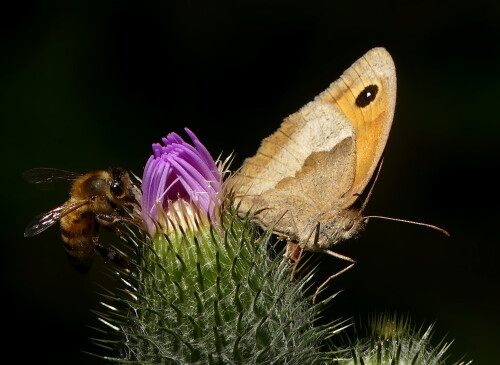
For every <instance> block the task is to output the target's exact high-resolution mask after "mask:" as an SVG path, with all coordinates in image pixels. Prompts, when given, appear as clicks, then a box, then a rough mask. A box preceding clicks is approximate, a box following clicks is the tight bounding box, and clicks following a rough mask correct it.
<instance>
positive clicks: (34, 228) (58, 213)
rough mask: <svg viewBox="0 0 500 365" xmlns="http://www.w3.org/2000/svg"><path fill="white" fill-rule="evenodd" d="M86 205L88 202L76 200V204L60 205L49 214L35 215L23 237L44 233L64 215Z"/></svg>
mask: <svg viewBox="0 0 500 365" xmlns="http://www.w3.org/2000/svg"><path fill="white" fill-rule="evenodd" d="M87 204H89V202H88V200H78V201H76V202H72V203H69V204H64V205H61V206H60V207H57V208H55V209H52V210H51V211H50V212H47V213H42V214H40V215H37V216H36V217H35V218H33V220H32V221H31V222H30V223H29V224H28V226H27V227H26V229H25V230H24V237H31V236H34V235H37V234H39V233H41V232H43V231H45V230H46V229H47V228H49V227H50V226H52V225H53V224H54V223H56V222H58V221H59V219H61V218H62V217H64V216H65V215H66V214H68V213H71V212H72V211H74V210H76V209H78V208H80V207H82V206H84V205H87Z"/></svg>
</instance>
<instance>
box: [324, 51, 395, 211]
mask: <svg viewBox="0 0 500 365" xmlns="http://www.w3.org/2000/svg"><path fill="white" fill-rule="evenodd" d="M316 100H322V101H325V102H327V103H331V104H333V105H335V106H337V107H338V108H339V109H340V110H342V112H343V113H344V115H345V116H346V117H347V119H348V120H349V122H350V123H351V124H352V126H353V127H354V133H355V135H356V173H355V178H354V182H353V185H352V188H351V192H352V196H353V197H354V196H357V195H358V194H363V192H364V190H365V188H366V187H367V185H368V184H369V182H370V180H371V178H372V176H373V175H374V173H375V171H376V170H377V166H378V165H379V162H380V159H381V158H382V153H383V151H384V148H385V145H386V143H387V138H388V137H389V132H390V130H391V126H392V120H393V117H394V109H395V107H396V68H395V66H394V62H393V60H392V57H391V55H390V54H389V53H388V52H387V51H386V50H385V49H384V48H374V49H372V50H370V51H368V52H367V53H366V54H365V55H364V56H363V57H361V58H360V59H359V60H357V61H356V62H355V63H354V64H353V65H352V66H351V67H350V68H349V69H347V70H346V71H345V72H344V73H343V74H342V76H340V78H339V79H338V80H337V81H335V82H333V83H332V84H331V85H330V87H328V88H327V89H326V90H325V91H324V92H322V93H321V94H319V95H318V96H317V97H316ZM355 200H356V199H355V198H353V199H352V200H351V202H350V203H351V204H352V203H354V201H355ZM364 203H366V202H364ZM362 206H363V207H364V204H363V205H362Z"/></svg>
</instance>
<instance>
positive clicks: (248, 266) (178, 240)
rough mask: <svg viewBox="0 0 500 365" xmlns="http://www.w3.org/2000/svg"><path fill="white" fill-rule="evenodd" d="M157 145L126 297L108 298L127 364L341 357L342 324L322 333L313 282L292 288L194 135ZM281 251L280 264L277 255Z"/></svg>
mask: <svg viewBox="0 0 500 365" xmlns="http://www.w3.org/2000/svg"><path fill="white" fill-rule="evenodd" d="M186 132H187V134H188V135H189V137H190V138H191V140H192V144H189V143H187V142H185V141H184V140H183V139H182V138H181V137H180V136H178V135H177V134H175V133H171V134H169V135H168V136H167V137H166V138H164V139H163V143H164V145H163V146H162V145H160V144H153V155H152V156H151V157H150V158H149V160H148V162H147V164H146V167H145V170H144V175H143V179H142V200H141V207H142V211H141V213H140V214H141V216H142V218H143V220H144V222H145V223H144V227H143V228H144V229H143V230H142V231H139V232H133V231H130V237H129V239H130V241H131V242H132V243H133V245H134V246H135V247H136V249H137V251H138V255H137V259H136V261H135V262H134V263H133V266H134V267H133V269H132V273H131V275H130V276H122V281H123V284H124V288H125V289H124V290H123V291H122V292H121V293H119V294H118V295H108V296H107V303H106V304H105V306H106V309H107V310H106V311H105V312H103V313H100V316H101V320H102V321H103V322H104V323H106V324H107V325H108V327H109V328H110V329H112V332H115V334H117V335H118V340H117V341H110V340H109V338H108V339H107V340H101V341H99V343H100V344H101V345H103V346H105V347H107V348H111V349H117V350H118V351H119V356H114V357H109V356H108V357H106V358H107V359H108V360H111V361H115V362H119V363H140V364H159V363H162V364H317V363H323V362H325V361H327V360H328V359H331V358H332V356H331V354H330V353H327V352H322V351H321V346H322V345H323V341H324V339H326V338H327V337H329V336H331V335H333V334H334V333H335V332H336V331H339V330H340V329H341V323H331V324H328V325H319V324H318V323H317V319H318V318H319V313H320V310H321V309H322V308H323V307H324V306H325V305H326V304H327V303H328V300H325V301H323V302H321V303H319V304H314V305H312V304H311V300H310V298H309V297H306V296H305V295H304V292H305V291H306V289H307V287H308V286H309V285H310V281H311V275H305V276H304V277H303V278H302V279H300V280H299V281H298V282H295V283H292V282H291V281H290V268H289V265H288V264H287V263H286V262H285V261H284V260H283V259H282V258H281V255H280V254H279V253H278V254H277V253H275V252H273V249H274V247H273V246H272V245H271V244H270V243H269V233H265V234H263V235H259V234H258V233H257V230H256V227H255V226H254V225H253V224H252V223H251V222H250V221H249V219H247V218H243V219H241V218H239V217H238V216H237V214H236V212H235V210H234V209H233V208H232V202H231V196H230V194H229V193H228V192H226V191H225V190H224V184H223V183H222V175H221V172H220V171H219V168H220V169H223V167H221V166H222V164H220V166H219V168H218V167H217V165H216V163H215V162H214V160H213V159H212V157H211V156H210V154H209V153H208V151H207V150H206V149H205V147H204V146H203V145H202V144H201V143H200V142H199V140H198V138H197V137H196V136H195V135H194V134H193V133H192V132H191V131H189V130H188V129H186ZM273 253H274V257H275V258H274V259H273V258H272V257H273Z"/></svg>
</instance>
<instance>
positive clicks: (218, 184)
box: [141, 128, 222, 235]
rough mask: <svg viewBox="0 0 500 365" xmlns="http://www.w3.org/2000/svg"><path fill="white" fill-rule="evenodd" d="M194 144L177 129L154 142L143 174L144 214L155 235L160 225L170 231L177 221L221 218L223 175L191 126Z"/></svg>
mask: <svg viewBox="0 0 500 365" xmlns="http://www.w3.org/2000/svg"><path fill="white" fill-rule="evenodd" d="M184 130H185V131H186V133H187V134H188V135H189V137H190V138H191V140H192V141H193V145H194V146H193V145H191V144H189V143H187V142H184V140H183V139H182V138H181V137H180V136H179V135H178V134H176V133H169V134H168V135H167V137H166V138H162V141H163V144H164V146H162V145H161V144H159V143H154V144H153V146H152V147H153V155H152V156H151V157H150V158H149V160H148V162H147V163H146V167H145V168H144V175H143V177H142V201H141V206H142V217H143V219H144V220H145V222H146V224H147V228H148V231H149V233H150V234H151V235H154V234H155V232H156V230H157V226H158V225H159V226H160V227H161V229H162V230H163V231H165V232H166V231H169V229H170V228H173V227H175V226H176V225H183V226H184V225H186V224H187V225H188V226H191V227H196V222H197V221H199V219H198V220H197V218H201V219H202V220H203V218H204V217H208V218H210V220H211V221H212V222H216V221H217V217H216V212H217V210H218V208H219V207H220V205H221V201H222V200H221V196H222V178H221V174H220V173H219V170H218V169H217V165H216V164H215V162H214V160H213V159H212V157H211V156H210V153H209V152H208V151H207V149H206V148H205V146H203V144H201V142H200V141H199V139H198V138H197V137H196V136H195V134H194V133H193V132H191V131H190V130H189V129H188V128H185V129H184Z"/></svg>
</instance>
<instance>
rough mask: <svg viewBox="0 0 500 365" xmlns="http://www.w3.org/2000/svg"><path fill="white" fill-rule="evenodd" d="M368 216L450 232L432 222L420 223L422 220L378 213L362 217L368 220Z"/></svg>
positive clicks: (445, 232) (445, 233) (447, 234)
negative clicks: (411, 219) (385, 215)
mask: <svg viewBox="0 0 500 365" xmlns="http://www.w3.org/2000/svg"><path fill="white" fill-rule="evenodd" d="M368 218H380V219H386V220H389V221H395V222H403V223H410V224H416V225H417V226H423V227H428V228H432V229H434V230H436V231H439V232H441V233H443V234H444V235H445V236H448V237H450V234H449V233H448V231H446V230H444V229H443V228H441V227H438V226H435V225H433V224H428V223H422V222H415V221H409V220H407V219H399V218H390V217H384V216H380V215H368V216H366V217H363V219H364V220H368Z"/></svg>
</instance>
